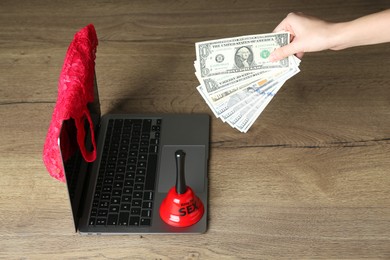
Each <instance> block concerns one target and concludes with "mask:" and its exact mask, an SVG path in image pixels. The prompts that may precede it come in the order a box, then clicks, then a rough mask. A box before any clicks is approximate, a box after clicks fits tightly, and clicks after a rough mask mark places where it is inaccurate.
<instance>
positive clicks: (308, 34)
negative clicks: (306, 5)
mask: <svg viewBox="0 0 390 260" xmlns="http://www.w3.org/2000/svg"><path fill="white" fill-rule="evenodd" d="M332 25H333V24H332V23H329V22H325V21H323V20H320V19H318V18H315V17H312V16H307V15H304V14H302V13H290V14H288V15H287V17H286V18H285V19H284V20H283V21H282V22H281V23H280V24H279V25H278V26H277V27H276V28H275V30H274V32H279V31H287V32H289V33H290V44H288V45H285V46H283V47H280V48H278V49H276V50H275V51H274V52H272V53H271V56H270V58H269V59H270V61H278V60H281V59H283V58H286V57H288V56H290V55H293V54H295V55H296V56H297V57H298V58H300V59H301V58H302V57H303V54H304V53H305V52H315V51H321V50H326V49H329V48H330V46H332V44H331V39H332V37H331V36H332V33H331V28H332Z"/></svg>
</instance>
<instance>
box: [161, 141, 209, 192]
mask: <svg viewBox="0 0 390 260" xmlns="http://www.w3.org/2000/svg"><path fill="white" fill-rule="evenodd" d="M177 150H183V151H184V152H185V154H186V155H185V162H184V166H185V179H186V184H187V186H190V187H191V188H192V189H193V190H194V192H195V193H200V192H203V191H204V189H205V178H207V160H206V156H205V147H204V145H165V146H164V147H163V148H162V156H161V161H160V171H159V178H158V183H157V185H158V192H168V190H169V189H170V188H172V187H173V186H175V185H176V159H175V152H176V151H177Z"/></svg>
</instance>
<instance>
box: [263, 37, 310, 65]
mask: <svg viewBox="0 0 390 260" xmlns="http://www.w3.org/2000/svg"><path fill="white" fill-rule="evenodd" d="M296 53H300V55H301V56H303V53H302V52H300V51H299V49H298V48H297V46H296V44H295V43H294V42H291V43H290V44H288V45H285V46H283V47H280V48H278V49H276V50H274V51H273V52H272V53H271V55H270V57H269V60H270V61H272V62H274V61H278V60H281V59H284V58H286V57H288V56H290V55H293V54H296Z"/></svg>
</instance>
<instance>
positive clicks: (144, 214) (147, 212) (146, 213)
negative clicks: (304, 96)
mask: <svg viewBox="0 0 390 260" xmlns="http://www.w3.org/2000/svg"><path fill="white" fill-rule="evenodd" d="M141 216H142V217H146V218H150V217H151V216H152V211H151V210H142V213H141Z"/></svg>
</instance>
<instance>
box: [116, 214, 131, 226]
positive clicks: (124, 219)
mask: <svg viewBox="0 0 390 260" xmlns="http://www.w3.org/2000/svg"><path fill="white" fill-rule="evenodd" d="M129 217H130V213H129V212H121V213H120V214H119V220H118V224H119V225H121V226H127V225H129Z"/></svg>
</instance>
